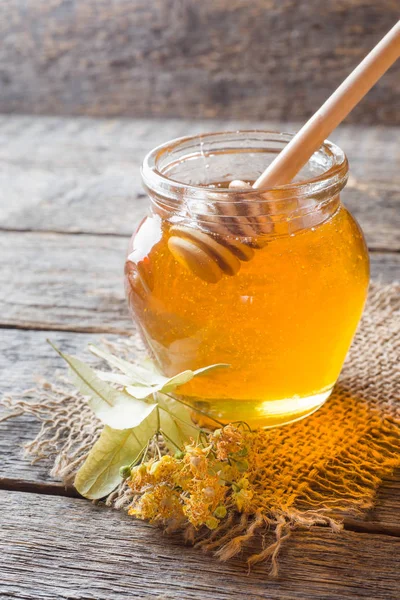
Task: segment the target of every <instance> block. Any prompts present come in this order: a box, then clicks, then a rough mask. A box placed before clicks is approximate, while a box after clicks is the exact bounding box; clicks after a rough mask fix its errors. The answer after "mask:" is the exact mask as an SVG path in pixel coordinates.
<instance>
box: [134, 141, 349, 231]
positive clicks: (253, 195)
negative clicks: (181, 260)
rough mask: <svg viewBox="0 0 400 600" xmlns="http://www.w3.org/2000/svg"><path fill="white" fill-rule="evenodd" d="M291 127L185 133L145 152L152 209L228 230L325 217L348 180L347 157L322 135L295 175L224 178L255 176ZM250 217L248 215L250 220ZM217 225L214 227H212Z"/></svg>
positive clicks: (294, 225) (294, 226)
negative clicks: (256, 185)
mask: <svg viewBox="0 0 400 600" xmlns="http://www.w3.org/2000/svg"><path fill="white" fill-rule="evenodd" d="M291 138H292V135H290V134H280V133H274V132H263V131H239V132H234V133H229V132H224V133H218V134H207V135H203V136H193V137H190V138H183V139H179V140H175V141H172V142H169V143H168V144H164V145H163V146H160V147H159V148H156V149H155V150H153V151H152V152H150V154H149V155H148V156H147V157H146V159H145V161H144V163H143V168H142V177H143V183H144V187H145V188H146V189H147V191H148V193H149V197H150V199H151V202H152V210H153V212H155V213H156V214H158V215H160V216H161V217H162V218H163V219H166V220H171V221H172V222H174V223H184V224H186V225H192V226H196V227H201V228H202V229H205V230H213V229H214V230H215V229H216V228H217V229H218V228H219V229H220V230H221V227H222V225H223V226H224V227H223V229H224V230H225V231H230V232H231V233H232V235H240V236H243V235H245V233H246V231H247V232H249V231H252V232H254V231H256V230H257V223H263V222H265V223H266V222H268V223H269V224H270V225H271V227H267V226H264V227H262V228H261V231H262V233H264V234H266V233H269V234H271V233H274V234H278V233H282V234H284V233H286V234H288V233H289V234H290V233H295V232H296V231H299V230H300V229H304V228H308V227H315V226H316V225H318V224H320V223H321V222H323V221H325V220H326V219H327V218H329V217H330V216H331V215H332V214H333V213H334V212H335V211H336V210H337V207H338V204H339V193H340V191H341V190H342V189H343V187H344V186H345V184H346V181H347V175H348V163H347V159H346V157H345V155H344V153H343V152H342V150H340V148H338V147H337V146H335V145H334V144H332V143H330V142H326V143H325V144H323V146H321V148H320V149H319V150H318V151H317V152H316V153H314V155H313V156H312V158H311V159H310V161H309V162H308V163H307V165H306V166H305V167H304V168H303V169H302V171H301V172H300V173H299V174H298V176H297V177H296V178H295V180H294V182H292V183H290V184H288V185H283V186H279V187H276V188H266V189H257V190H255V189H253V188H250V189H248V188H246V189H239V190H238V189H234V190H232V189H229V188H228V185H229V182H230V181H232V180H233V179H241V180H243V181H246V182H252V181H254V180H255V179H256V178H257V177H258V176H259V175H260V173H261V172H262V171H263V170H264V169H265V168H266V166H267V165H268V164H269V163H270V162H272V160H273V159H274V158H275V156H276V155H277V154H278V153H279V152H280V151H281V150H282V149H283V148H284V147H285V145H286V144H287V143H288V142H289V141H290V139H291ZM249 223H253V225H252V227H249ZM217 226H218V227H217Z"/></svg>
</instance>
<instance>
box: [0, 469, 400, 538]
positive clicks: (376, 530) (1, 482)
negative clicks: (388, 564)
mask: <svg viewBox="0 0 400 600" xmlns="http://www.w3.org/2000/svg"><path fill="white" fill-rule="evenodd" d="M0 490H5V491H9V492H21V493H24V494H27V493H28V494H41V495H45V496H62V497H66V498H77V499H79V500H82V501H84V502H88V500H85V499H84V498H82V496H81V495H80V494H78V492H77V491H76V490H75V488H73V487H72V486H64V485H62V484H61V483H35V482H33V481H24V480H22V479H11V478H9V477H0ZM110 510H113V509H111V508H110ZM343 525H344V529H345V530H346V531H354V532H356V533H361V534H377V535H387V536H390V537H400V526H397V525H390V526H387V525H381V524H379V523H369V522H368V521H357V520H356V519H351V518H344V519H343ZM321 527H324V528H327V527H328V525H321Z"/></svg>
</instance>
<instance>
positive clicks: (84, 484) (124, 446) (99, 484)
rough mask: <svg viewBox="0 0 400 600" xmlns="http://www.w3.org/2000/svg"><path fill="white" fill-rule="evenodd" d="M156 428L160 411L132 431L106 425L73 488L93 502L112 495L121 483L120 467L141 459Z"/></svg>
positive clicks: (80, 470) (78, 474)
mask: <svg viewBox="0 0 400 600" xmlns="http://www.w3.org/2000/svg"><path fill="white" fill-rule="evenodd" d="M157 427H158V422H157V411H154V412H152V413H151V414H150V415H149V416H148V417H147V419H145V420H144V421H142V422H141V424H140V425H139V426H138V427H135V428H132V429H123V430H117V429H112V428H111V427H108V426H107V425H106V426H105V427H104V429H103V431H102V433H101V435H100V438H99V439H98V441H97V442H96V443H95V445H94V446H93V448H92V449H91V451H90V452H89V454H88V457H87V458H86V460H85V462H84V463H83V465H82V467H81V468H80V469H79V471H78V473H77V474H76V477H75V481H74V486H75V488H76V489H77V490H78V492H79V493H80V494H81V495H82V496H85V498H90V499H93V500H95V499H99V498H104V496H107V494H110V493H111V492H112V491H113V490H114V489H115V488H116V487H117V485H118V484H119V483H120V481H121V477H120V474H119V469H120V467H121V465H126V464H130V463H131V462H132V461H133V460H134V459H135V458H136V456H138V454H139V453H140V451H141V450H142V449H143V448H144V447H145V446H146V445H147V442H148V440H149V439H150V438H151V437H152V436H153V435H154V434H155V433H156V431H157Z"/></svg>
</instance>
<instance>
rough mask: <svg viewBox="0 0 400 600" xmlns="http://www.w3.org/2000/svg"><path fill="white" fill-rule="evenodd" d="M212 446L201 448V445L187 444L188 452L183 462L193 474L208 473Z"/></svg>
mask: <svg viewBox="0 0 400 600" xmlns="http://www.w3.org/2000/svg"><path fill="white" fill-rule="evenodd" d="M210 448H211V447H207V448H200V447H199V446H186V448H185V450H186V454H185V457H184V459H183V462H184V464H185V465H186V466H187V467H188V468H189V470H190V472H191V473H192V474H193V475H195V476H199V475H205V474H206V473H207V470H208V459H207V455H208V453H209V451H210Z"/></svg>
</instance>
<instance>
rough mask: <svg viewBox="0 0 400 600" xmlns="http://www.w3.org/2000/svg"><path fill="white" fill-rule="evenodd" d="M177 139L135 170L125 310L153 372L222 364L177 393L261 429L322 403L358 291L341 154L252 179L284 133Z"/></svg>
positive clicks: (363, 252)
mask: <svg viewBox="0 0 400 600" xmlns="http://www.w3.org/2000/svg"><path fill="white" fill-rule="evenodd" d="M290 139H291V135H290V134H282V133H274V132H267V131H237V132H223V133H212V134H206V135H199V136H192V137H188V138H181V139H178V140H174V141H171V142H168V143H166V144H164V145H162V146H159V147H158V148H156V149H154V150H153V151H151V152H150V153H149V154H148V155H147V156H146V158H145V160H144V163H143V167H142V177H143V183H144V186H145V188H146V190H147V192H148V195H149V212H148V214H147V216H145V217H144V219H143V220H142V222H141V224H140V226H139V228H138V230H137V231H136V233H135V234H134V235H133V237H132V239H131V243H130V248H129V252H128V257H127V261H126V265H125V281H126V291H127V297H128V302H129V307H130V310H131V313H132V316H133V319H134V320H135V322H136V323H137V324H138V326H139V328H140V331H141V332H142V335H143V338H144V340H145V342H146V344H147V346H148V348H149V350H150V352H151V354H152V356H153V358H154V360H155V361H156V362H157V364H158V366H159V368H160V370H161V371H162V372H163V373H164V374H166V375H168V376H172V375H175V374H177V373H179V372H180V371H183V370H185V369H198V368H201V367H204V366H207V365H211V364H214V363H225V364H228V365H229V367H228V368H224V369H222V368H221V369H217V370H213V371H210V372H209V373H207V374H205V375H203V376H199V377H197V378H195V379H193V380H192V381H191V382H189V383H187V384H185V385H184V386H182V387H180V388H179V390H177V392H176V393H177V394H179V396H180V397H181V398H182V399H184V401H185V402H188V403H190V404H192V405H193V406H194V407H197V408H200V409H201V410H202V411H204V412H207V413H209V414H210V415H212V416H213V417H214V418H217V419H218V420H219V421H222V422H233V421H245V422H247V423H248V424H249V425H250V426H251V427H253V428H255V427H273V426H277V425H282V424H285V423H289V422H292V421H295V420H297V419H300V418H302V417H304V416H306V415H309V414H311V413H312V412H313V411H315V410H316V409H317V408H318V407H319V406H321V405H322V404H323V403H324V402H325V400H326V399H327V398H328V396H329V395H330V393H331V391H332V389H333V387H334V385H335V383H336V381H337V379H338V376H339V373H340V370H341V368H342V365H343V362H344V360H345V357H346V353H347V351H348V349H349V346H350V344H351V341H352V339H353V336H354V333H355V331H356V328H357V324H358V322H359V320H360V317H361V313H362V310H363V306H364V303H365V299H366V294H367V288H368V280H369V261H368V252H367V248H366V245H365V241H364V237H363V234H362V232H361V229H360V227H359V225H358V224H357V222H356V221H355V219H354V218H353V217H352V216H351V214H350V213H349V211H348V210H347V209H346V208H345V206H343V204H342V203H341V200H340V192H341V190H342V189H343V187H344V186H345V184H346V180H347V176H348V162H347V159H346V156H345V154H344V153H343V151H342V150H341V149H340V148H338V147H337V146H336V145H334V144H332V143H330V142H325V143H324V144H323V146H322V147H321V148H320V149H319V150H318V151H317V152H315V153H314V155H313V156H312V158H311V159H310V161H309V162H308V163H307V165H306V166H305V167H304V168H303V169H302V171H301V172H300V173H299V174H298V176H297V177H296V178H295V180H294V181H293V182H292V183H290V184H288V185H284V186H280V187H276V188H273V189H257V190H255V189H253V188H251V187H250V186H248V185H247V186H245V185H243V187H240V185H239V186H237V185H235V186H234V187H233V188H231V187H229V184H230V183H231V182H232V180H241V181H243V182H245V183H247V184H251V183H252V182H253V181H255V180H256V179H257V177H258V176H259V175H260V173H262V172H263V171H264V169H265V168H266V166H267V165H268V163H270V162H271V161H272V160H273V159H274V157H275V156H276V154H277V153H278V152H280V151H281V150H282V149H283V148H284V147H285V145H286V144H287V143H288V141H289V140H290Z"/></svg>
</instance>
